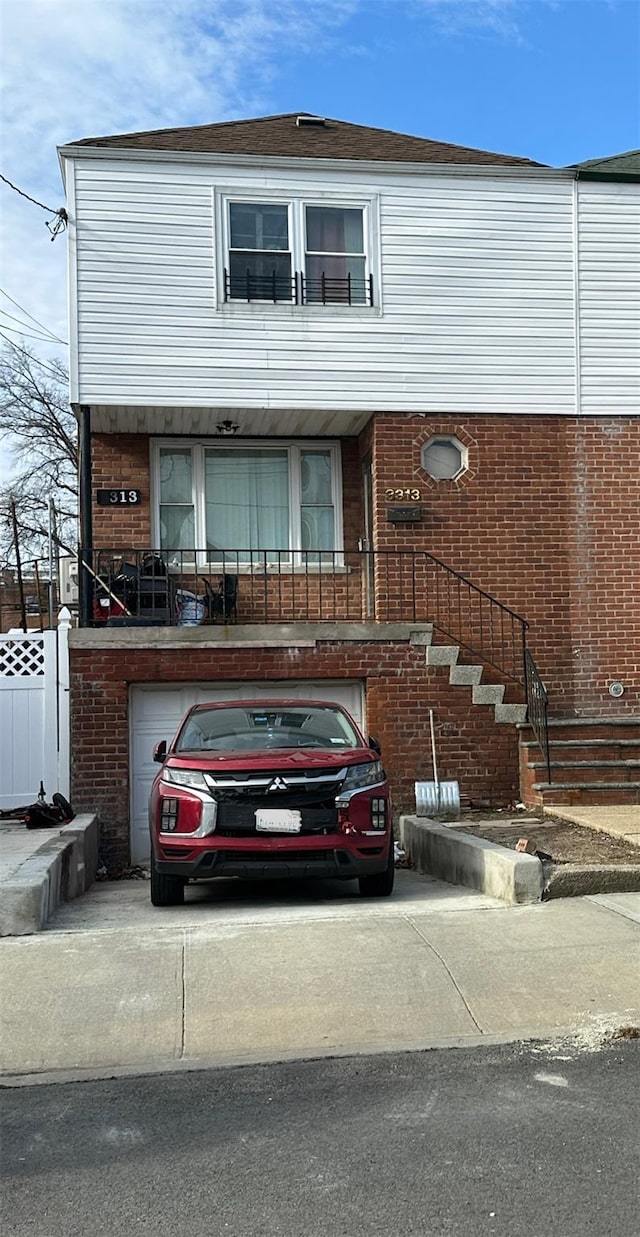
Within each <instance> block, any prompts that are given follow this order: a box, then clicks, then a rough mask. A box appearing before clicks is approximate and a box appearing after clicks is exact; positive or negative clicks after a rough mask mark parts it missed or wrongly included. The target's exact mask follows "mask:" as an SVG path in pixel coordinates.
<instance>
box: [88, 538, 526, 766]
mask: <svg viewBox="0 0 640 1237" xmlns="http://www.w3.org/2000/svg"><path fill="white" fill-rule="evenodd" d="M82 561H83V563H84V566H85V576H84V579H83V589H84V590H85V592H84V594H83V595H84V598H85V601H84V604H83V606H82V609H81V613H82V614H83V616H84V617H83V622H84V624H85V625H86V624H87V623H89V624H90V625H94V626H101V625H107V626H132V625H141V626H148V625H159V624H162V625H168V626H196V625H200V624H201V623H215V622H235V621H238V622H241V623H254V624H255V623H258V624H270V623H293V622H297V623H305V622H309V623H337V622H349V623H358V622H360V623H366V622H377V623H424V624H428V623H431V624H433V627H434V628H435V629H436V630H437V631H438V632H440V633H441V634H442V635H444V636H445V637H446V638H447V639H450V640H451V641H452V642H454V643H455V644H458V645H460V647H461V648H463V649H464V650H465V651H466V652H467V653H469V654H471V655H473V656H474V657H478V658H480V659H481V660H482V661H483V662H486V663H487V664H489V665H491V666H493V667H495V668H496V669H497V670H499V671H500V673H501V674H502V675H504V676H505V677H506V678H508V679H510V680H512V681H513V682H514V683H516V684H518V685H519V686H520V687H521V688H522V689H523V690H524V696H525V699H526V701H527V716H528V720H529V723H530V725H531V727H532V729H533V731H534V734H535V736H536V739H537V741H538V743H539V745H540V747H541V749H542V752H543V754H544V756H545V760H546V762H547V772H548V774H549V779H550V765H549V732H548V696H547V692H546V689H545V687H544V684H543V683H542V680H541V678H540V675H539V672H538V669H537V667H536V664H535V662H534V660H533V657H532V656H531V653H530V652H529V650H528V649H527V646H526V632H527V623H526V621H525V620H524V619H523V618H522V617H521V616H520V615H519V614H517V613H516V612H515V611H514V610H511V609H510V608H509V607H508V606H505V605H504V604H503V603H502V602H500V601H498V600H497V598H495V597H493V596H491V594H490V593H487V592H485V591H484V590H483V589H481V588H479V587H478V586H477V585H476V584H473V583H472V582H471V581H470V580H468V579H467V578H466V577H465V576H463V575H461V574H460V573H459V572H457V571H454V570H453V569H452V568H450V567H447V566H446V564H445V563H443V562H441V561H440V559H437V558H435V557H434V556H433V555H432V554H429V553H427V552H426V551H423V550H370V551H360V550H357V551H354V550H344V551H337V550H296V551H289V550H213V549H207V550H196V549H190V550H184V549H175V550H172V549H167V548H163V549H161V550H154V549H140V548H137V549H122V548H118V549H116V550H112V549H108V550H107V549H103V550H94V551H93V553H92V554H86V553H85V554H83V556H82ZM89 616H90V617H89Z"/></svg>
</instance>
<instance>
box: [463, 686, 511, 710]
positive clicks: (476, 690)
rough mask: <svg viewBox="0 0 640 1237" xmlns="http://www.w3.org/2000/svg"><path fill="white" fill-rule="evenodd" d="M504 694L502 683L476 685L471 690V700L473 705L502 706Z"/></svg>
mask: <svg viewBox="0 0 640 1237" xmlns="http://www.w3.org/2000/svg"><path fill="white" fill-rule="evenodd" d="M504 692H505V687H504V683H478V684H477V685H476V686H474V687H472V689H471V699H472V701H473V703H474V704H493V705H496V704H502V701H503V699H504Z"/></svg>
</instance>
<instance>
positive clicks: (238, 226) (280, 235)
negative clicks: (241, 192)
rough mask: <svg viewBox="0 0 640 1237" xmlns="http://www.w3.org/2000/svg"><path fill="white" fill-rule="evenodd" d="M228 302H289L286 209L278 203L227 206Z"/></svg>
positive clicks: (289, 267)
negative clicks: (229, 300)
mask: <svg viewBox="0 0 640 1237" xmlns="http://www.w3.org/2000/svg"><path fill="white" fill-rule="evenodd" d="M228 295H229V297H230V299H231V300H240V301H253V300H274V301H290V300H291V297H292V281H291V250H290V248H289V210H288V207H287V206H281V205H279V204H278V203H274V204H273V205H269V204H268V203H264V202H230V203H229V279H228Z"/></svg>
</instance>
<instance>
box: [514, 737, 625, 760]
mask: <svg viewBox="0 0 640 1237" xmlns="http://www.w3.org/2000/svg"><path fill="white" fill-rule="evenodd" d="M521 746H522V748H523V750H524V752H525V755H526V756H527V759H528V760H529V761H530V762H531V763H533V762H534V761H535V759H536V752H537V748H538V745H537V743H536V742H535V741H534V740H533V739H527V740H526V741H525V742H524V743H522V744H521ZM549 751H550V753H551V759H552V760H558V761H582V762H584V761H587V762H588V763H589V764H592V763H593V762H594V761H598V760H606V761H608V760H615V761H618V760H638V761H640V740H636V739H612V740H609V739H591V740H588V741H584V742H583V741H582V740H580V739H553V738H550V739H549Z"/></svg>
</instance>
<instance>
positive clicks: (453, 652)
mask: <svg viewBox="0 0 640 1237" xmlns="http://www.w3.org/2000/svg"><path fill="white" fill-rule="evenodd" d="M425 653H426V658H427V665H428V666H455V664H456V662H457V660H458V657H459V656H460V649H459V648H458V645H457V644H430V645H428V646H427V648H426V649H425Z"/></svg>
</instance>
